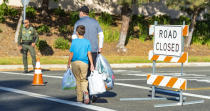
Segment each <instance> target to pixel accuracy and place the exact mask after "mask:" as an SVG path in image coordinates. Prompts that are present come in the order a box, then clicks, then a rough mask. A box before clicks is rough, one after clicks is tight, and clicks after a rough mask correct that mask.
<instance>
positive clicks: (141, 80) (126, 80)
mask: <svg viewBox="0 0 210 111" xmlns="http://www.w3.org/2000/svg"><path fill="white" fill-rule="evenodd" d="M139 80H140V81H142V80H146V78H145V79H115V81H139Z"/></svg>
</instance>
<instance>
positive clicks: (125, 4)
mask: <svg viewBox="0 0 210 111" xmlns="http://www.w3.org/2000/svg"><path fill="white" fill-rule="evenodd" d="M154 1H159V0H118V3H119V4H121V5H122V8H121V16H122V26H121V30H120V37H119V41H118V44H117V48H118V52H121V51H122V52H126V51H127V49H126V48H125V42H126V38H127V33H128V28H129V22H130V20H131V15H132V9H134V7H135V6H139V5H142V4H144V3H148V2H154Z"/></svg>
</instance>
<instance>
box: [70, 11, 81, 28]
mask: <svg viewBox="0 0 210 111" xmlns="http://www.w3.org/2000/svg"><path fill="white" fill-rule="evenodd" d="M69 19H70V20H69V24H70V25H71V26H74V24H75V23H76V21H77V20H79V12H70V15H69Z"/></svg>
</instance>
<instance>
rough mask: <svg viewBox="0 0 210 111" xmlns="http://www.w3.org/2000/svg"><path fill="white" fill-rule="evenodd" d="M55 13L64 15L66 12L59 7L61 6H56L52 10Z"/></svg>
mask: <svg viewBox="0 0 210 111" xmlns="http://www.w3.org/2000/svg"><path fill="white" fill-rule="evenodd" d="M54 13H55V15H59V16H66V13H65V11H64V10H63V9H61V7H59V8H57V9H55V10H54Z"/></svg>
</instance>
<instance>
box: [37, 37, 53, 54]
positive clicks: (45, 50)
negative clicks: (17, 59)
mask: <svg viewBox="0 0 210 111" xmlns="http://www.w3.org/2000/svg"><path fill="white" fill-rule="evenodd" d="M36 46H37V47H38V50H39V51H40V52H41V54H42V55H45V56H49V55H53V53H54V51H53V49H52V47H50V46H49V45H48V44H47V41H46V40H39V41H38V42H37V44H36Z"/></svg>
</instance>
